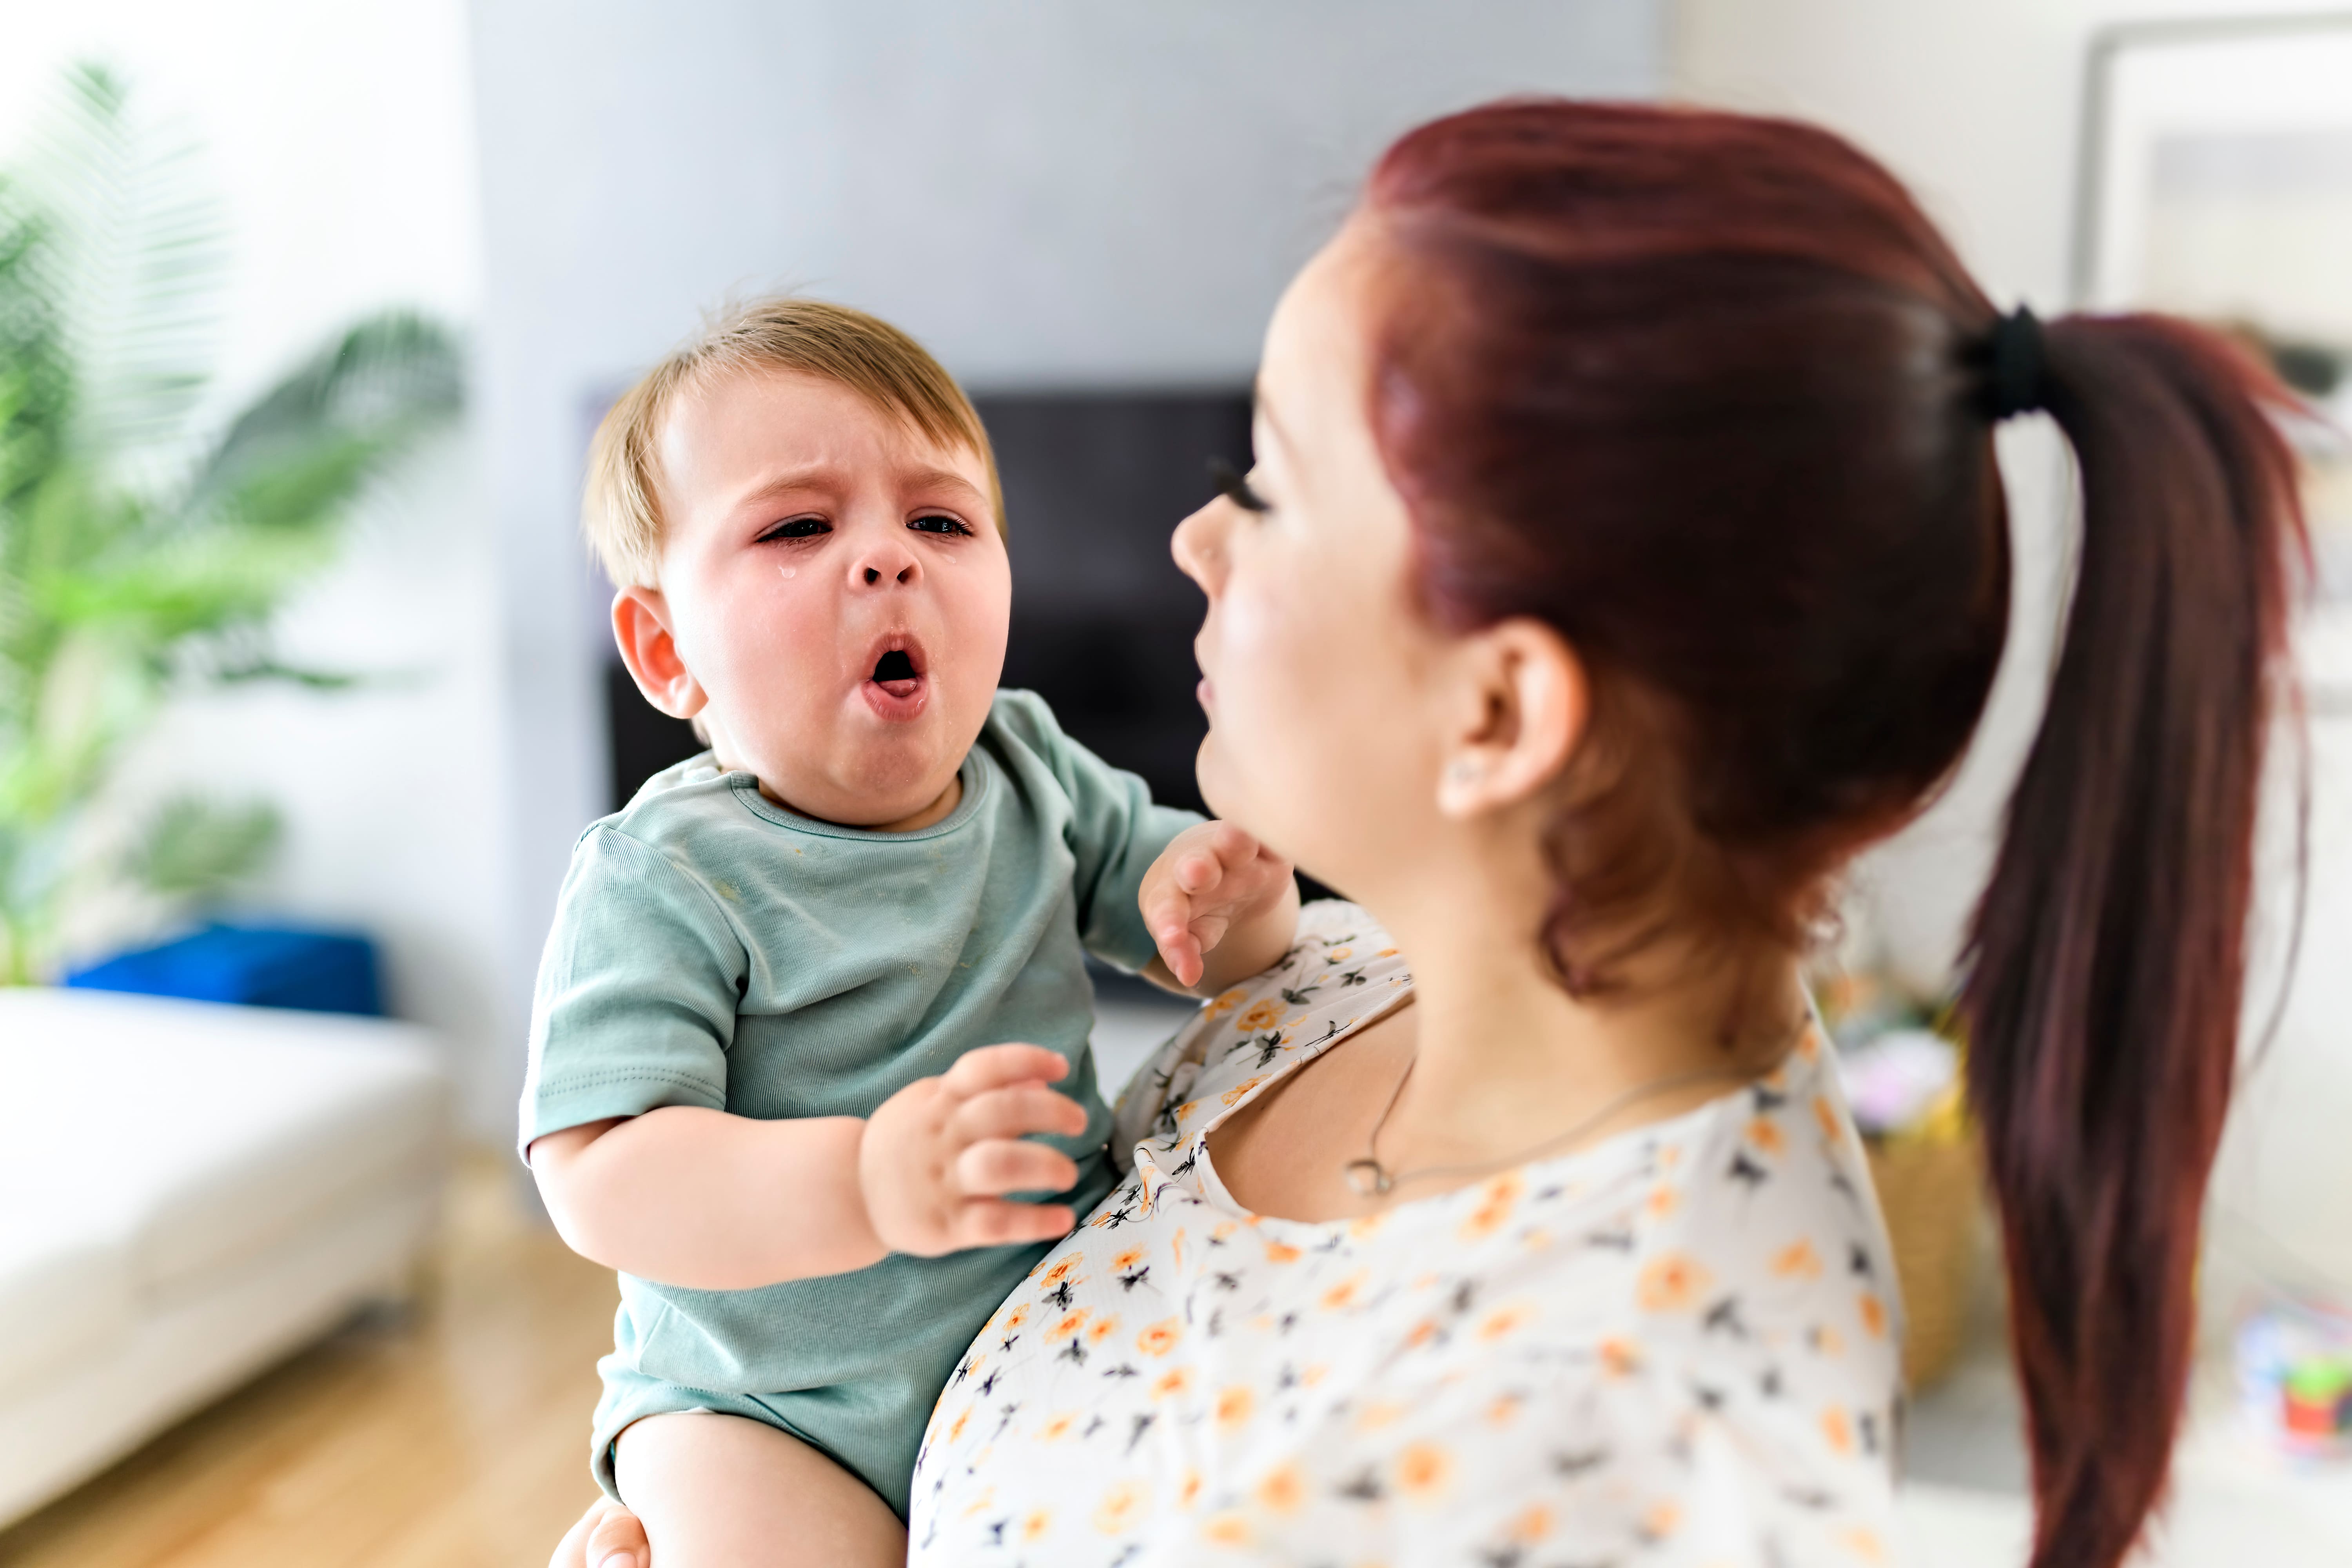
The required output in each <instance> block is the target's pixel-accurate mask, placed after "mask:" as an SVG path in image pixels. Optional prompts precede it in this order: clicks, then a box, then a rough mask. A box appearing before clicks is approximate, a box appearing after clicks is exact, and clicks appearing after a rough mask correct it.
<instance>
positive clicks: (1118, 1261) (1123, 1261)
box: [1110, 1247, 1143, 1274]
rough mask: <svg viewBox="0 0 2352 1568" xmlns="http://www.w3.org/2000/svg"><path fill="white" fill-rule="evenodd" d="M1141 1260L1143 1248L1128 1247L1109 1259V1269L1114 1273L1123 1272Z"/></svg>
mask: <svg viewBox="0 0 2352 1568" xmlns="http://www.w3.org/2000/svg"><path fill="white" fill-rule="evenodd" d="M1142 1261H1143V1248H1141V1247H1129V1248H1128V1249H1127V1250H1126V1251H1125V1252H1122V1253H1120V1254H1119V1255H1118V1257H1117V1258H1112V1259H1111V1260H1110V1271H1111V1272H1112V1273H1114V1274H1124V1273H1126V1272H1127V1271H1128V1270H1129V1269H1130V1268H1134V1267H1135V1266H1136V1265H1137V1264H1139V1263H1140V1262H1142Z"/></svg>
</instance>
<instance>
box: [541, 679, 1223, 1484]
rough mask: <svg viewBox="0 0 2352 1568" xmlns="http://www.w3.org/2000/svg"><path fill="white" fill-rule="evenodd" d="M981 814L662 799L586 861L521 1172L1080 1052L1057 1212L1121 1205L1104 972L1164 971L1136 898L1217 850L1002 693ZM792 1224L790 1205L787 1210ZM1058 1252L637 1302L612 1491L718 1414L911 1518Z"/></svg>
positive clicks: (552, 944) (597, 1465)
mask: <svg viewBox="0 0 2352 1568" xmlns="http://www.w3.org/2000/svg"><path fill="white" fill-rule="evenodd" d="M962 779H963V798H962V800H961V802H959V803H958V804H957V805H956V808H955V810H954V811H953V812H952V813H951V814H950V816H948V817H947V818H946V819H945V820H943V821H940V822H939V823H937V824H935V825H933V826H929V827H926V828H922V829H920V830H919V831H917V832H913V833H872V832H866V831H864V830H862V829H858V828H854V827H836V826H832V825H831V824H828V823H823V822H817V821H814V820H812V819H810V818H808V817H804V816H798V815H796V814H795V813H793V812H792V811H789V810H787V809H785V808H784V807H782V806H781V805H777V804H775V803H774V802H773V801H772V800H770V799H768V798H767V797H766V796H764V795H761V793H760V790H759V786H758V784H757V783H756V782H755V781H754V780H753V778H752V776H751V774H750V773H720V772H719V771H718V769H717V768H716V766H715V765H714V764H713V763H712V761H711V759H710V757H709V754H708V753H706V754H704V755H702V756H700V757H697V758H694V759H692V760H690V761H688V762H685V763H679V764H678V765H677V766H676V767H674V768H671V769H669V770H668V771H667V772H666V773H659V774H656V776H655V777H654V778H653V779H651V780H650V781H648V782H647V783H646V786H645V788H643V789H641V790H639V791H638V792H637V795H636V798H635V799H634V800H632V801H631V802H630V803H629V804H628V805H627V806H626V807H625V808H624V809H623V810H621V811H620V812H618V813H617V814H615V815H614V816H608V817H606V818H604V820H603V821H601V822H598V823H596V824H595V825H593V826H591V827H590V828H589V829H588V831H587V832H586V833H584V834H583V835H582V836H581V839H580V842H579V844H578V846H577V847H575V848H574V849H573V851H572V868H571V871H570V873H569V874H568V875H567V876H566V877H565V879H564V882H563V891H562V896H561V898H560V900H558V903H557V906H556V915H555V929H554V931H552V932H551V933H550V935H549V937H548V942H547V952H546V954H545V956H544V957H543V958H542V959H541V963H540V973H539V988H538V993H537V995H536V997H535V998H534V1001H533V1005H532V1009H531V1031H530V1074H529V1077H528V1078H527V1079H525V1081H524V1085H523V1094H522V1140H521V1141H522V1145H523V1147H525V1148H526V1149H527V1148H528V1147H529V1146H530V1141H531V1140H532V1139H534V1138H537V1137H540V1136H541V1135H542V1134H545V1133H549V1132H554V1131H560V1130H562V1129H563V1128H566V1127H574V1126H577V1125H579V1124H580V1123H582V1122H583V1121H599V1120H601V1119H603V1118H605V1117H610V1116H635V1115H638V1114H640V1113H642V1112H645V1111H648V1110H654V1109H656V1107H659V1106H665V1105H699V1106H708V1107H710V1108H712V1109H715V1110H726V1111H730V1112H731V1113H733V1114H735V1115H738V1116H757V1117H793V1116H864V1115H866V1114H868V1113H870V1112H871V1111H872V1110H874V1109H875V1107H877V1106H878V1105H880V1104H881V1103H882V1101H883V1100H886V1099H887V1098H889V1096H890V1095H891V1094H892V1093H894V1092H896V1091H897V1090H898V1089H901V1088H903V1087H905V1086H906V1085H907V1084H908V1083H911V1082H913V1081H914V1080H915V1079H919V1078H929V1077H932V1076H935V1075H937V1074H940V1073H943V1072H945V1071H946V1070H947V1069H948V1068H950V1066H951V1065H953V1064H954V1062H955V1060H956V1058H959V1057H961V1055H962V1054H963V1053H964V1052H966V1051H968V1050H971V1049H972V1048H974V1047H979V1046H988V1045H995V1044H998V1043H1000V1042H1003V1041H1007V1040H1019V1041H1026V1042H1029V1043H1031V1044H1034V1045H1040V1046H1045V1047H1049V1048H1051V1049H1053V1050H1056V1051H1059V1052H1060V1053H1061V1054H1062V1055H1063V1056H1064V1057H1066V1058H1068V1060H1069V1062H1070V1066H1071V1072H1070V1075H1069V1076H1068V1077H1067V1078H1066V1079H1063V1080H1062V1082H1061V1084H1060V1085H1059V1088H1060V1089H1062V1091H1063V1092H1065V1093H1066V1094H1068V1095H1070V1096H1071V1097H1072V1098H1073V1099H1075V1100H1077V1102H1078V1103H1079V1104H1080V1105H1082V1106H1084V1107H1085V1108H1086V1110H1087V1130H1086V1131H1085V1133H1084V1134H1083V1135H1081V1136H1079V1137H1076V1138H1072V1139H1058V1138H1057V1139H1052V1140H1049V1142H1053V1143H1054V1145H1055V1147H1057V1148H1060V1149H1061V1150H1063V1151H1064V1152H1066V1153H1067V1154H1069V1155H1070V1156H1071V1157H1072V1158H1074V1159H1076V1161H1077V1163H1078V1171H1079V1176H1078V1184H1077V1186H1076V1189H1074V1190H1073V1191H1072V1192H1070V1193H1069V1194H1065V1195H1062V1196H1063V1197H1064V1201H1067V1202H1069V1203H1071V1204H1073V1205H1075V1206H1076V1210H1077V1212H1078V1214H1080V1215H1085V1214H1087V1212H1088V1211H1089V1210H1091V1209H1092V1208H1093V1207H1094V1205H1095V1204H1096V1203H1097V1201H1098V1200H1099V1199H1100V1198H1101V1197H1102V1196H1103V1194H1105V1193H1107V1192H1108V1191H1109V1190H1110V1187H1111V1184H1112V1182H1113V1179H1114V1178H1113V1173H1112V1169H1111V1165H1110V1162H1109V1160H1108V1157H1107V1152H1106V1151H1107V1145H1108V1138H1109V1135H1110V1113H1109V1111H1108V1110H1107V1109H1105V1107H1104V1105H1103V1101H1102V1097H1101V1096H1100V1095H1099V1094H1098V1093H1097V1089H1096V1085H1095V1069H1094V1061H1093V1058H1092V1057H1091V1056H1090V1055H1089V1054H1088V1052H1087V1035H1088V1033H1089V1032H1090V1030H1091V1027H1092V1024H1093V995H1092V989H1091V987H1090V986H1089V984H1088V983H1087V973H1086V966H1085V958H1084V954H1085V952H1094V953H1097V954H1098V955H1099V956H1101V957H1103V958H1105V959H1108V961H1109V962H1111V963H1115V964H1117V965H1118V966H1119V967H1121V968H1123V969H1129V970H1133V969H1139V968H1141V967H1143V965H1144V964H1146V963H1149V962H1150V959H1151V955H1152V952H1153V948H1152V942H1151V939H1150V936H1149V935H1148V934H1147V933H1146V931H1145V930H1144V926H1143V920H1142V916H1141V914H1140V913H1139V911H1138V910H1137V908H1136V895H1137V892H1138V889H1139V887H1140V885H1141V882H1142V879H1143V873H1144V871H1145V869H1146V868H1149V867H1150V864H1151V862H1152V861H1153V859H1155V858H1157V857H1158V856H1159V854H1160V850H1161V849H1162V848H1164V847H1166V846H1167V843H1168V841H1169V840H1170V839H1171V838H1172V837H1175V836H1176V834H1177V833H1179V832H1181V830H1182V829H1183V828H1184V827H1185V826H1188V825H1190V824H1191V823H1192V822H1193V821H1195V820H1197V819H1196V818H1195V817H1193V816H1192V815H1191V814H1190V813H1186V812H1180V811H1174V810H1171V809H1169V808H1167V807H1164V806H1155V805H1152V804H1151V802H1150V796H1149V795H1148V793H1147V792H1146V790H1145V788H1144V784H1143V781H1142V780H1140V779H1139V778H1136V777H1135V776H1134V775H1133V774H1131V773H1120V772H1118V770H1116V769H1114V768H1112V767H1110V766H1108V764H1106V763H1103V762H1102V761H1101V760H1100V759H1098V758H1097V757H1096V756H1095V755H1093V753H1091V752H1088V751H1087V750H1086V748H1084V747H1083V746H1080V745H1079V744H1078V743H1077V742H1075V741H1072V740H1071V739H1070V738H1069V737H1067V736H1066V735H1065V734H1063V733H1062V731H1061V730H1060V728H1059V726H1057V725H1056V724H1055V722H1054V717H1053V714H1052V713H1051V712H1050V711H1048V710H1047V709H1046V707H1045V703H1044V702H1043V701H1041V700H1038V698H1037V697H1036V696H1034V694H1032V693H1029V692H1025V691H1001V692H999V693H998V694H997V696H996V700H995V704H994V706H993V708H992V711H991V712H990V715H989V719H988V722H987V724H986V726H985V727H984V728H983V729H982V731H981V733H980V739H979V741H978V742H976V743H975V744H974V745H973V746H972V749H971V753H970V754H969V755H968V756H966V757H965V759H964V763H963V769H962ZM774 1196H775V1201H776V1203H778V1204H779V1205H789V1204H790V1203H792V1202H793V1194H791V1193H790V1192H785V1191H779V1192H777V1193H776V1194H775V1195H774ZM1045 1251H1046V1244H1045V1243H1042V1242H1040V1243H1036V1244H1034V1245H1029V1246H1021V1247H985V1248H975V1249H973V1250H971V1251H965V1252H956V1253H950V1254H949V1255H948V1256H946V1257H944V1258H907V1257H903V1256H898V1255H893V1256H891V1257H889V1258H885V1259H883V1260H882V1261H881V1262H879V1263H877V1264H875V1265H873V1266H872V1267H871V1268H862V1269H859V1270H857V1271H856V1272H855V1273H850V1274H839V1275H834V1276H830V1277H828V1278H824V1279H801V1280H793V1281H791V1282H789V1283H785V1284H782V1285H770V1286H766V1287H764V1288H762V1289H755V1290H689V1289H680V1288H678V1287H676V1286H669V1285H662V1284H656V1283H655V1282H654V1281H652V1280H649V1279H635V1278H632V1277H631V1276H629V1275H625V1274H624V1275H623V1276H621V1309H620V1312H619V1315H618V1316H617V1317H616V1318H615V1320H614V1342H615V1343H614V1351H613V1353H612V1354H611V1355H609V1356H606V1357H605V1358H604V1360H603V1361H602V1362H601V1363H598V1370H599V1371H600V1372H601V1373H603V1375H604V1398H603V1399H602V1400H601V1401H600V1402H599V1403H598V1405H597V1409H596V1421H595V1436H594V1439H593V1443H594V1446H593V1466H594V1469H595V1473H596V1479H597V1481H598V1483H599V1484H600V1485H601V1486H603V1487H604V1489H605V1490H606V1491H607V1492H609V1493H612V1495H614V1496H615V1497H618V1496H619V1493H618V1491H617V1490H616V1489H615V1487H614V1479H613V1469H612V1446H613V1441H614V1438H616V1437H617V1436H619V1435H620V1433H621V1430H622V1428H624V1427H625V1426H627V1425H628V1424H629V1423H630V1422H632V1421H635V1420H637V1419H639V1418H640V1417H642V1416H646V1415H658V1414H663V1413H666V1412H671V1411H680V1410H694V1409H709V1410H716V1411H720V1412H723V1413H726V1414H730V1415H744V1416H748V1417H751V1418H752V1419H754V1420H759V1421H764V1422H766V1423H768V1424H769V1425H771V1426H778V1427H781V1428H782V1429H783V1430H785V1431H787V1432H791V1433H793V1435H795V1436H799V1437H801V1438H803V1440H805V1441H807V1442H809V1443H813V1444H814V1445H815V1446H816V1447H819V1448H822V1449H824V1451H825V1452H826V1453H828V1454H831V1455H832V1456H833V1457H834V1458H835V1459H837V1460H839V1461H840V1462H841V1463H842V1464H844V1465H845V1466H847V1467H848V1468H850V1469H852V1470H853V1471H855V1472H856V1473H857V1474H858V1475H860V1476H862V1477H864V1478H865V1479H866V1481H867V1482H868V1483H869V1484H870V1485H871V1486H872V1487H873V1488H874V1489H875V1490H876V1491H877V1492H878V1493H880V1494H881V1495H882V1497H883V1498H884V1499H885V1500H887V1501H888V1503H889V1504H890V1506H891V1507H892V1508H893V1509H896V1510H898V1513H899V1515H900V1517H902V1518H903V1517H904V1516H905V1514H906V1511H907V1486H908V1477H909V1475H910V1474H911V1473H912V1472H913V1469H914V1464H915V1450H916V1447H917V1446H918V1445H919V1442H920V1441H921V1437H922V1432H923V1426H924V1424H925V1423H926V1422H927V1421H928V1420H929V1416H930V1412H931V1406H932V1405H933V1403H934V1402H935V1401H936V1400H937V1399H938V1397H939V1393H940V1388H941V1387H942V1386H943V1385H944V1384H946V1382H947V1380H948V1376H949V1374H950V1373H951V1372H952V1371H953V1370H954V1368H955V1365H956V1362H957V1359H958V1358H959V1357H960V1356H961V1355H962V1354H963V1352H964V1350H965V1348H966V1347H967V1346H968V1345H969V1344H970V1343H971V1337H972V1335H973V1334H975V1333H977V1332H978V1331H979V1330H980V1328H981V1326H982V1324H983V1323H985V1322H986V1321H988V1317H989V1314H990V1313H992V1312H993V1311H994V1310H996V1308H997V1306H998V1304H999V1303H1000V1302H1002V1301H1003V1299H1004V1297H1005V1296H1006V1294H1007V1293H1009V1292H1010V1291H1011V1290H1012V1289H1013V1286H1014V1285H1015V1284H1016V1283H1018V1282H1019V1281H1020V1280H1021V1279H1022V1278H1023V1277H1024V1275H1026V1274H1027V1273H1028V1272H1029V1270H1030V1268H1031V1267H1032V1266H1033V1265H1034V1263H1035V1262H1036V1260H1037V1259H1038V1258H1041V1257H1043V1256H1044V1255H1045Z"/></svg>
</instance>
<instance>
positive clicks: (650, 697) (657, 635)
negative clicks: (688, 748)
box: [613, 587, 710, 719]
mask: <svg viewBox="0 0 2352 1568" xmlns="http://www.w3.org/2000/svg"><path fill="white" fill-rule="evenodd" d="M613 640H614V642H616V643H618V644H620V645H621V662H622V663H623V664H625V665H627V666H628V667H629V679H632V680H634V681H635V682H636V683H637V689H638V690H639V691H642V692H644V693H645V695H646V701H648V702H650V703H652V704H653V705H654V706H655V707H656V708H658V709H660V710H662V711H663V712H665V713H667V714H668V715H669V716H670V717H671V718H673V719H691V718H693V717H694V716H695V715H696V714H697V713H699V712H701V711H702V710H703V708H704V706H705V705H706V704H708V703H709V700H710V699H709V696H708V695H707V694H705V693H704V691H703V689H702V687H701V684H700V683H699V682H698V681H697V680H696V679H694V674H693V672H692V671H691V670H689V669H688V668H686V661H685V660H684V659H682V658H679V657H678V654H677V639H676V638H674V637H671V636H670V632H669V605H668V603H667V601H666V600H665V599H663V597H662V592H661V590H660V589H659V588H634V587H633V588H624V589H622V590H621V591H620V592H619V593H617V594H615V595H613Z"/></svg>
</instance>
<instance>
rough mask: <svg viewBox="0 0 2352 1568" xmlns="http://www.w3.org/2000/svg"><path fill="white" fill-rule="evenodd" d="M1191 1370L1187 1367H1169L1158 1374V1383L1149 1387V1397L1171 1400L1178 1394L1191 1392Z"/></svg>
mask: <svg viewBox="0 0 2352 1568" xmlns="http://www.w3.org/2000/svg"><path fill="white" fill-rule="evenodd" d="M1190 1392H1192V1368H1191V1367H1189V1366H1171V1367H1170V1368H1169V1369H1168V1370H1167V1371H1166V1372H1163V1373H1160V1381H1158V1382H1157V1383H1155V1384H1152V1385H1151V1397H1152V1398H1154V1399H1173V1398H1175V1397H1176V1396H1177V1395H1178V1394H1188V1393H1190Z"/></svg>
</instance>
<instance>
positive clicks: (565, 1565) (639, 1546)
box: [547, 1492, 654, 1568]
mask: <svg viewBox="0 0 2352 1568" xmlns="http://www.w3.org/2000/svg"><path fill="white" fill-rule="evenodd" d="M653 1560H654V1549H653V1547H652V1545H651V1544H650V1543H649V1542H647V1541H646V1527H645V1524H644V1521H641V1520H639V1519H638V1518H637V1516H636V1515H635V1514H634V1513H631V1512H630V1511H629V1510H627V1509H625V1508H623V1507H622V1506H621V1505H620V1504H619V1503H616V1502H614V1500H612V1499H611V1498H608V1497H606V1496H604V1494H603V1493H602V1492H599V1493H598V1494H596V1500H595V1501H594V1502H592V1503H590V1504H589V1505H588V1511H587V1512H586V1513H583V1514H582V1515H581V1516H580V1522H579V1523H577V1524H575V1525H573V1526H572V1528H571V1529H570V1530H568V1531H564V1534H563V1539H562V1541H561V1542H557V1543H556V1547H555V1555H554V1556H552V1557H551V1558H549V1559H548V1560H547V1568H653Z"/></svg>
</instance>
